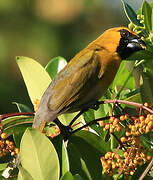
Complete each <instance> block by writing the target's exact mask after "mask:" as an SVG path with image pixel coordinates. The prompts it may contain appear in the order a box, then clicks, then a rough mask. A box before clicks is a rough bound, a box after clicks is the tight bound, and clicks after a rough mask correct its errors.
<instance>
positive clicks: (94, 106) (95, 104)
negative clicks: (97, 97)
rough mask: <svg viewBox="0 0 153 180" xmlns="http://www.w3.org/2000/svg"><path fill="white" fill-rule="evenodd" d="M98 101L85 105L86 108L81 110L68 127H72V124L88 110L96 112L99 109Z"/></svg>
mask: <svg viewBox="0 0 153 180" xmlns="http://www.w3.org/2000/svg"><path fill="white" fill-rule="evenodd" d="M99 105H100V103H99V101H94V102H92V103H89V104H87V108H84V109H83V110H81V111H80V112H79V113H78V114H77V115H76V116H75V117H74V118H73V119H72V121H71V122H70V124H69V125H68V126H70V127H71V126H72V124H73V123H74V122H75V121H76V120H77V119H78V118H79V117H80V116H81V115H82V114H83V113H84V112H86V111H88V109H89V108H91V109H94V110H97V109H98V108H99Z"/></svg>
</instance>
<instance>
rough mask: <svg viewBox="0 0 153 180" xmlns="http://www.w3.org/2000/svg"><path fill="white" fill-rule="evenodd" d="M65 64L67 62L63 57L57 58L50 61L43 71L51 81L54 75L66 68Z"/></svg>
mask: <svg viewBox="0 0 153 180" xmlns="http://www.w3.org/2000/svg"><path fill="white" fill-rule="evenodd" d="M66 64H67V61H66V60H65V59H64V58H63V57H61V56H58V57H55V58H53V59H51V60H50V61H49V63H48V64H47V66H46V67H45V69H46V71H47V72H48V74H49V75H50V77H51V78H52V79H53V78H54V77H55V75H56V74H57V73H58V72H59V71H61V70H62V69H63V68H64V67H65V66H66Z"/></svg>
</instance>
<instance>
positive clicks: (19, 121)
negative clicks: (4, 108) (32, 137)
mask: <svg viewBox="0 0 153 180" xmlns="http://www.w3.org/2000/svg"><path fill="white" fill-rule="evenodd" d="M32 122H33V117H31V116H13V117H9V118H6V119H4V120H3V129H4V131H5V132H6V133H7V134H8V136H9V135H11V134H13V133H15V132H17V133H18V132H23V131H25V128H27V127H29V126H31V124H32Z"/></svg>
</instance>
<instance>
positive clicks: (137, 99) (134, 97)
mask: <svg viewBox="0 0 153 180" xmlns="http://www.w3.org/2000/svg"><path fill="white" fill-rule="evenodd" d="M124 100H126V101H131V102H137V103H142V100H141V94H140V93H137V94H134V95H132V96H130V97H128V98H126V99H124Z"/></svg>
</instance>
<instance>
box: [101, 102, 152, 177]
mask: <svg viewBox="0 0 153 180" xmlns="http://www.w3.org/2000/svg"><path fill="white" fill-rule="evenodd" d="M145 106H148V105H145ZM99 125H100V126H101V127H103V129H104V131H109V132H110V133H114V132H115V131H117V132H119V131H121V130H122V128H123V126H124V128H125V127H126V128H125V134H124V136H122V137H121V138H120V139H116V140H117V141H118V142H120V144H119V147H123V148H122V152H123V153H121V155H119V154H117V152H118V150H116V152H115V153H113V152H107V153H106V154H105V155H104V156H103V157H101V162H102V166H103V171H104V174H105V175H109V176H112V175H113V174H114V173H122V174H124V175H125V176H129V175H133V174H134V173H135V171H136V170H137V168H138V167H139V166H142V165H143V164H145V163H146V162H148V161H150V160H151V156H150V154H149V153H151V152H149V151H147V150H146V149H145V147H144V146H143V145H142V143H141V137H140V136H141V135H143V134H148V135H150V137H151V136H152V135H153V133H152V130H153V114H146V115H140V116H138V117H136V116H129V115H127V114H125V115H121V116H120V117H119V118H116V117H114V116H112V117H110V119H109V121H107V120H106V121H100V122H99ZM116 138H117V137H116Z"/></svg>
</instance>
